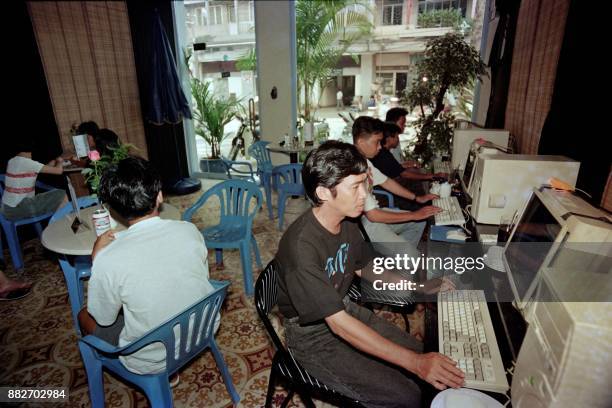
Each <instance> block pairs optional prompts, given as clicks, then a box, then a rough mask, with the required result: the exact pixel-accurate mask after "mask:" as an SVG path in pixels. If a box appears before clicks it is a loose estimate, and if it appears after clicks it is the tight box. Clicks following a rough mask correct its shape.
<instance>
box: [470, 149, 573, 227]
mask: <svg viewBox="0 0 612 408" xmlns="http://www.w3.org/2000/svg"><path fill="white" fill-rule="evenodd" d="M579 170H580V163H579V162H577V161H575V160H572V159H569V158H567V157H564V156H542V155H524V154H508V155H505V154H502V155H483V156H480V157H478V159H477V161H476V165H475V168H474V170H473V172H474V173H473V175H472V178H471V182H470V186H469V187H470V188H469V195H470V197H471V198H472V207H471V215H472V217H473V218H474V219H475V220H476V222H477V223H479V224H499V220H500V218H501V216H502V215H504V214H507V215H510V216H512V214H513V213H514V212H515V211H520V210H521V208H522V207H523V205H524V204H525V203H526V202H527V199H528V198H529V196H530V195H531V191H532V190H533V188H538V187H540V186H542V185H544V184H548V183H549V180H550V178H551V177H556V178H558V179H561V180H563V181H565V182H566V183H568V184H570V185H572V186H575V185H576V179H577V178H578V171H579Z"/></svg>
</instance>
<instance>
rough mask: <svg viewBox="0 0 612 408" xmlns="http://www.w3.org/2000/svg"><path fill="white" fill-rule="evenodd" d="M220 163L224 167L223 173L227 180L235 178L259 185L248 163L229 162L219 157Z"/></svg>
mask: <svg viewBox="0 0 612 408" xmlns="http://www.w3.org/2000/svg"><path fill="white" fill-rule="evenodd" d="M221 161H222V162H223V165H224V166H225V173H226V174H227V178H228V179H230V180H231V179H233V178H237V179H238V180H248V181H252V182H253V183H255V184H259V182H258V180H257V176H256V172H255V171H254V170H253V166H252V165H251V163H249V162H248V161H239V160H230V159H228V158H225V157H221Z"/></svg>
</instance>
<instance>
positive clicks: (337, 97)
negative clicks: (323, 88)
mask: <svg viewBox="0 0 612 408" xmlns="http://www.w3.org/2000/svg"><path fill="white" fill-rule="evenodd" d="M336 99H342V91H338V93H337V94H336Z"/></svg>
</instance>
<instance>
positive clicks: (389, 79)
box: [378, 72, 394, 95]
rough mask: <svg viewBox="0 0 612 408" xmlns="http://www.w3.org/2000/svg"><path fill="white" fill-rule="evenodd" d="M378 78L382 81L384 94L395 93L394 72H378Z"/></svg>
mask: <svg viewBox="0 0 612 408" xmlns="http://www.w3.org/2000/svg"><path fill="white" fill-rule="evenodd" d="M378 79H379V81H380V82H381V88H382V93H383V95H394V92H393V72H387V73H384V74H383V73H381V74H378Z"/></svg>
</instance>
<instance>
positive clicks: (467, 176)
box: [458, 144, 506, 198]
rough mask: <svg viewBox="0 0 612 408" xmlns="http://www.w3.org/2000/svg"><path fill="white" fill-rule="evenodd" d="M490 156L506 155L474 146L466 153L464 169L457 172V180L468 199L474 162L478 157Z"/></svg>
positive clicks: (490, 148)
mask: <svg viewBox="0 0 612 408" xmlns="http://www.w3.org/2000/svg"><path fill="white" fill-rule="evenodd" d="M491 154H506V153H505V152H502V151H501V150H499V149H498V148H494V147H486V146H481V145H474V144H473V145H472V147H471V148H470V150H469V151H468V155H467V158H466V161H465V167H464V168H463V170H459V172H458V174H459V180H460V181H461V189H462V190H463V191H464V192H465V194H467V196H468V197H470V198H471V196H470V187H471V185H472V178H473V176H474V165H475V164H476V161H477V160H478V158H479V157H482V156H484V155H491Z"/></svg>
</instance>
